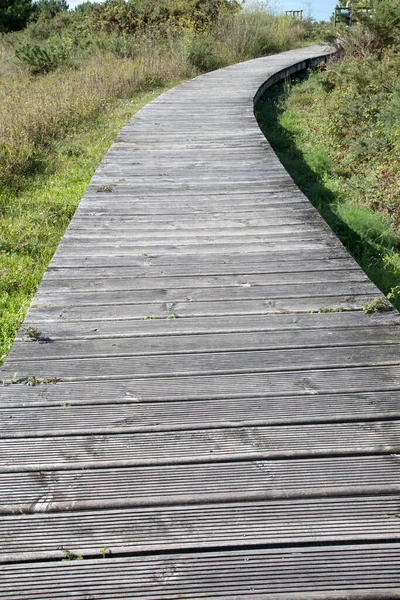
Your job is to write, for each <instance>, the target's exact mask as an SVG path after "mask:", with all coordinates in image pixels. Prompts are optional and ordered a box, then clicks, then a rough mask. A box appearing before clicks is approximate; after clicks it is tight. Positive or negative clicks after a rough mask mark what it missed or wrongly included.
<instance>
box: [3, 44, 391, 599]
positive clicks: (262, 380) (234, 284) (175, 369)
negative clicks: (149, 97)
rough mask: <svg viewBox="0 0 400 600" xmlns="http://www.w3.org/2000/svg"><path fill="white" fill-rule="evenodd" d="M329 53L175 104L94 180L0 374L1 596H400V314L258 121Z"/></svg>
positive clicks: (250, 72)
mask: <svg viewBox="0 0 400 600" xmlns="http://www.w3.org/2000/svg"><path fill="white" fill-rule="evenodd" d="M323 52H324V50H323V48H321V47H312V48H305V49H302V50H296V51H292V52H287V53H284V54H281V55H277V56H273V57H268V58H263V59H258V60H254V61H250V62H248V63H244V64H239V65H235V66H232V67H229V68H226V69H223V70H221V71H217V72H214V73H210V74H208V75H205V76H203V77H199V78H197V79H194V80H192V81H189V82H187V83H185V84H184V85H182V86H180V87H178V88H175V89H174V90H171V91H170V92H167V93H166V94H163V95H162V96H160V97H159V98H158V99H157V100H155V101H154V102H152V103H151V104H149V105H148V106H147V107H145V108H144V109H143V110H142V111H141V112H140V113H139V114H138V116H137V117H134V118H133V119H132V120H131V121H130V123H129V124H128V125H127V126H126V127H125V128H124V129H123V130H122V132H121V134H120V135H119V136H118V138H117V140H116V142H115V144H114V145H113V146H112V148H111V149H110V151H109V152H108V154H107V155H106V157H105V160H104V162H103V163H102V165H101V166H100V167H99V169H98V170H97V172H96V174H95V176H94V178H93V181H92V182H91V184H90V185H89V187H88V190H87V192H86V194H85V196H84V198H83V200H82V202H81V204H80V207H79V209H78V211H77V213H76V215H75V217H74V218H73V220H72V223H71V225H70V227H69V228H68V231H67V233H66V235H65V237H64V238H63V240H62V242H61V244H60V246H59V249H58V250H57V252H56V254H55V256H54V258H53V260H52V262H51V265H50V267H49V269H48V271H47V273H46V275H45V277H44V280H43V282H42V285H41V287H40V289H39V292H38V294H37V296H36V298H35V300H34V301H33V303H32V306H31V308H30V311H29V314H28V316H27V319H26V322H25V323H24V325H23V327H22V328H21V331H20V334H19V337H18V338H17V340H16V341H15V343H14V346H13V348H12V350H11V353H10V355H9V358H8V359H7V361H6V363H5V365H4V367H3V369H2V375H3V378H6V385H3V386H1V387H0V414H1V417H2V418H1V422H0V463H1V465H0V562H1V564H0V598H1V600H10V599H13V600H61V599H62V600H66V599H67V598H74V599H79V600H84V599H86V600H89V599H91V600H111V599H114V600H130V599H135V600H177V599H185V600H198V599H203V600H205V599H209V600H224V599H225V600H228V599H229V600H235V599H236V600H243V599H247V600H250V599H251V600H283V599H288V600H289V599H292V600H294V599H297V600H312V599H314V600H323V599H325V600H327V599H330V600H334V599H336V600H339V599H342V600H344V599H347V600H349V599H352V600H353V599H370V600H372V599H381V600H390V599H392V598H400V498H399V492H400V402H399V390H400V354H399V346H398V344H399V342H400V320H399V315H398V313H397V312H395V311H393V312H387V313H382V314H377V315H366V314H364V312H363V311H362V306H363V305H366V304H367V303H369V302H370V301H371V300H373V299H374V298H376V297H380V296H381V294H380V292H379V291H378V290H377V288H376V287H375V286H374V285H373V284H372V283H371V282H370V281H369V280H368V278H367V277H366V275H365V274H364V273H363V272H362V271H361V270H360V269H359V267H358V265H357V264H356V263H355V262H354V261H353V260H352V258H351V257H350V256H349V255H348V254H347V252H346V251H345V249H344V248H343V246H342V245H341V244H340V242H339V241H338V240H337V239H336V237H335V236H334V235H333V233H332V232H331V231H330V229H329V228H328V227H327V226H326V225H325V223H324V222H323V221H322V219H321V218H320V217H319V215H318V214H317V213H316V211H315V210H314V209H313V208H312V206H311V205H310V203H309V202H308V200H307V199H306V198H305V197H304V196H303V195H302V193H301V192H300V191H299V190H298V189H297V188H296V186H295V185H294V183H293V181H292V180H291V178H290V177H289V175H288V174H287V173H286V172H285V170H284V169H283V167H282V166H281V164H280V163H279V161H278V159H277V158H276V156H275V155H274V153H273V152H272V150H271V148H270V146H269V145H268V143H267V142H266V140H265V139H264V137H263V135H262V134H261V132H260V130H259V128H258V126H257V123H256V121H255V119H254V116H253V98H254V96H255V94H256V92H257V90H258V89H259V88H260V86H261V85H262V84H263V82H264V81H265V80H266V79H267V78H268V77H270V76H271V77H272V76H274V77H278V76H277V75H276V73H278V72H280V71H282V70H284V69H288V68H289V67H292V66H293V65H298V66H297V67H293V68H300V67H301V66H303V67H304V66H305V63H304V62H302V61H305V60H307V59H311V58H315V57H317V56H320V55H321V54H323ZM300 63H301V64H300ZM321 308H322V309H325V311H327V310H329V309H331V310H334V309H340V308H343V309H344V310H343V311H342V312H324V311H323V312H318V311H319V310H320V309H321ZM15 373H17V375H14V376H13V374H15ZM12 378H14V380H15V381H16V382H19V383H15V384H11V383H10V380H11V379H12ZM58 379H61V381H58V382H57V383H53V381H55V380H58ZM23 382H25V383H26V382H29V383H31V384H33V383H36V384H37V385H23ZM77 555H82V556H83V557H84V560H63V558H74V556H75V557H76V556H77ZM103 555H104V556H105V558H103Z"/></svg>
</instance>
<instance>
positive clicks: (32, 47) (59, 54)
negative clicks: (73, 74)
mask: <svg viewBox="0 0 400 600" xmlns="http://www.w3.org/2000/svg"><path fill="white" fill-rule="evenodd" d="M15 55H16V57H17V58H18V59H19V60H20V61H21V62H22V63H23V64H24V65H26V66H27V67H28V68H29V71H30V72H31V73H32V75H38V74H46V73H50V71H54V70H55V69H57V68H58V67H60V66H61V65H63V64H65V63H66V62H67V61H68V59H69V52H68V49H67V48H66V47H65V46H64V45H63V44H62V43H60V40H58V42H57V43H54V42H51V41H50V42H44V43H42V44H32V43H30V42H22V43H20V44H18V45H17V46H16V47H15Z"/></svg>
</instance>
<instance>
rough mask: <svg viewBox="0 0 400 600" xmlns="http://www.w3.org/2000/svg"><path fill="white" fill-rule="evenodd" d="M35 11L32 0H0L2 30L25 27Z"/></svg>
mask: <svg viewBox="0 0 400 600" xmlns="http://www.w3.org/2000/svg"><path fill="white" fill-rule="evenodd" d="M33 12H34V6H33V2H32V0H0V31H1V32H3V33H7V32H8V31H17V30H19V29H24V27H25V26H26V24H27V23H28V21H29V19H30V18H31V16H32V15H33Z"/></svg>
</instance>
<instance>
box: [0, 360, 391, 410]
mask: <svg viewBox="0 0 400 600" xmlns="http://www.w3.org/2000/svg"><path fill="white" fill-rule="evenodd" d="M55 375H56V374H54V373H47V374H46V376H48V377H54V376H55ZM17 376H18V374H17ZM5 380H6V385H3V386H0V402H1V403H4V404H5V405H7V406H10V405H11V406H21V407H23V406H37V405H47V406H48V405H49V404H50V405H57V404H61V405H65V404H67V405H68V404H98V403H104V402H105V403H110V402H111V403H120V402H122V403H125V402H127V401H129V402H158V401H163V402H166V401H168V402H169V401H173V400H176V401H178V400H179V401H181V400H203V399H204V400H209V399H221V398H227V399H229V398H249V397H251V398H260V397H261V398H265V397H266V396H268V397H270V396H277V397H282V396H288V395H300V396H303V395H308V394H313V395H316V394H330V393H358V392H361V393H364V392H368V391H380V390H387V391H388V390H394V391H396V392H399V390H400V367H398V366H397V365H389V366H376V365H375V366H371V367H352V366H347V367H344V368H335V369H322V368H321V369H318V370H315V369H309V368H308V369H302V370H296V371H283V372H269V373H240V374H229V375H221V374H220V375H218V374H212V375H201V376H185V377H179V378H175V377H164V378H163V377H156V378H150V377H149V378H145V379H140V378H136V379H122V380H117V379H111V378H110V379H109V380H101V381H98V382H96V381H93V380H91V381H79V382H65V381H64V382H58V383H57V384H56V385H50V384H48V385H47V384H43V385H35V386H32V387H31V386H28V385H19V386H18V387H16V386H15V385H11V383H10V381H11V378H10V377H9V378H5Z"/></svg>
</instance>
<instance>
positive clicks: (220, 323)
mask: <svg viewBox="0 0 400 600" xmlns="http://www.w3.org/2000/svg"><path fill="white" fill-rule="evenodd" d="M389 324H390V325H393V326H394V327H395V326H396V325H399V324H400V317H399V315H398V313H396V312H395V311H391V312H384V313H376V314H365V313H364V312H361V311H343V312H332V313H331V312H327V313H299V314H269V315H256V316H254V315H235V316H233V317H231V316H218V317H194V318H190V317H187V318H184V319H146V320H143V319H142V320H141V319H132V320H120V321H118V320H115V321H105V320H98V321H95V320H93V321H80V322H79V323H74V322H71V323H63V322H62V321H49V322H46V323H42V324H41V327H39V328H38V327H36V326H35V325H36V324H35V322H34V321H31V320H29V318H28V319H27V320H26V322H25V324H24V325H23V326H22V327H21V329H20V331H19V333H18V335H17V340H18V341H21V340H24V343H26V342H28V343H35V338H36V339H37V341H38V342H39V343H48V342H49V341H50V342H52V341H56V340H60V339H70V340H88V341H90V340H92V339H97V338H107V339H110V340H111V339H115V338H126V337H152V336H161V335H162V336H170V335H173V336H179V335H195V334H206V333H209V334H212V333H247V332H277V331H291V332H292V333H293V334H294V335H297V332H298V331H301V330H302V329H307V330H312V329H322V330H324V329H329V328H331V327H334V328H335V330H339V329H343V328H347V327H350V328H354V327H368V328H369V329H371V330H374V331H375V329H374V328H375V327H376V328H379V327H381V326H382V327H385V326H387V325H389ZM30 327H33V329H32V330H30V329H29V328H30ZM29 334H30V335H31V336H33V339H32V337H30V336H29Z"/></svg>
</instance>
